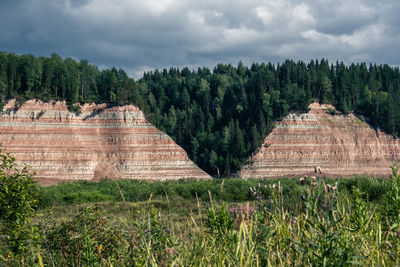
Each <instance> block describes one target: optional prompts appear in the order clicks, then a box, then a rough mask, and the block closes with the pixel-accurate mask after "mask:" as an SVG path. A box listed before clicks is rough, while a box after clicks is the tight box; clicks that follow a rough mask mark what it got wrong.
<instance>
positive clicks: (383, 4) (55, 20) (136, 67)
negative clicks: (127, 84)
mask: <svg viewBox="0 0 400 267" xmlns="http://www.w3.org/2000/svg"><path fill="white" fill-rule="evenodd" d="M399 14H400V1H399V0H318V1H317V0H308V1H307V0H306V1H295V0H194V1H192V0H141V1H138V0H112V1H111V0H0V51H6V52H13V53H17V54H34V55H36V56H50V55H51V53H57V54H58V55H60V56H61V57H64V58H65V57H72V58H75V59H77V60H80V59H82V58H85V59H88V60H89V62H91V63H92V64H95V65H97V66H99V67H100V68H109V67H117V68H122V69H124V70H125V71H126V72H127V73H128V74H129V75H130V76H131V77H134V78H140V77H141V76H142V74H143V72H145V71H149V70H153V69H155V68H169V67H179V68H182V67H184V66H187V67H189V68H191V69H196V68H197V67H203V66H206V67H210V68H213V67H214V66H215V65H216V64H218V63H226V64H228V63H231V64H233V65H237V63H238V62H239V61H242V62H243V63H244V64H245V65H248V66H249V65H250V64H251V63H253V62H259V63H261V62H273V63H278V62H282V61H284V60H285V59H292V60H296V61H297V60H304V61H309V60H311V59H321V58H325V59H328V60H330V61H331V62H336V61H343V62H345V63H346V64H349V63H352V62H367V63H370V62H372V63H377V64H381V63H385V64H389V65H393V66H400V53H399V51H400V49H399V48H400V15H399Z"/></svg>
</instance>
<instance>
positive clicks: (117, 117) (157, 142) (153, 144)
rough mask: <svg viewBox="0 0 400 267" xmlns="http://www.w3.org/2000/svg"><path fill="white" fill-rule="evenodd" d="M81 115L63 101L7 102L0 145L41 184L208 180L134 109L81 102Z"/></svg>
mask: <svg viewBox="0 0 400 267" xmlns="http://www.w3.org/2000/svg"><path fill="white" fill-rule="evenodd" d="M81 110H82V113H81V114H80V115H75V114H74V113H71V112H69V111H68V108H67V105H66V104H65V102H50V103H42V102H40V101H35V100H30V101H28V102H26V103H25V104H24V105H22V107H20V108H17V106H16V103H15V102H14V101H10V102H9V103H8V104H7V105H6V106H5V107H4V108H3V111H2V113H1V115H0V143H2V146H3V150H5V151H8V152H11V154H12V155H13V156H15V157H16V158H17V159H18V160H19V161H21V162H24V163H27V164H28V165H30V166H31V167H32V169H33V170H35V171H36V172H37V174H36V175H35V177H36V179H37V180H38V181H39V182H40V183H41V184H54V183H58V182H61V181H73V180H98V179H100V178H102V177H109V178H112V179H116V178H129V179H152V180H165V179H180V178H185V179H191V178H193V179H203V178H210V177H209V176H208V175H207V174H206V173H205V172H204V171H202V170H201V169H199V168H198V167H197V166H196V165H195V164H194V163H193V162H192V161H191V160H189V158H188V156H187V154H186V152H185V151H184V150H183V149H182V148H181V147H179V146H178V145H177V144H176V143H175V142H174V141H173V140H172V139H171V138H170V137H169V136H168V135H166V134H164V133H162V132H160V131H159V130H157V129H156V128H155V127H154V126H152V125H151V124H150V123H149V122H148V121H147V120H146V119H145V117H144V114H143V113H142V112H141V111H140V110H139V108H137V107H135V106H132V105H127V106H118V107H107V105H105V104H101V105H96V104H85V105H83V106H81Z"/></svg>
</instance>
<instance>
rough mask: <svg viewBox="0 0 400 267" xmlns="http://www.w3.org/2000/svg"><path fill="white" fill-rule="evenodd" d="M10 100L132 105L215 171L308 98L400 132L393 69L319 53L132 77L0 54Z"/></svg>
mask: <svg viewBox="0 0 400 267" xmlns="http://www.w3.org/2000/svg"><path fill="white" fill-rule="evenodd" d="M13 98H16V99H17V100H18V101H19V102H20V103H22V102H24V101H25V100H27V99H31V98H37V99H42V100H44V101H47V100H50V99H55V100H66V101H67V103H68V105H69V107H70V109H71V111H75V112H79V110H78V109H76V107H77V106H75V104H76V103H78V102H80V103H83V102H97V103H99V102H106V103H109V104H115V105H123V104H134V105H137V106H139V107H140V108H141V109H142V110H143V111H144V112H145V114H146V117H147V119H148V120H149V121H150V122H151V123H153V124H154V125H155V126H156V127H157V128H158V129H160V130H162V131H164V132H166V133H167V134H169V135H170V136H171V137H172V138H173V139H174V140H175V141H176V143H177V144H179V145H180V146H182V147H183V148H184V149H185V150H186V151H187V152H188V155H189V157H190V158H191V159H192V160H193V161H194V162H195V163H196V164H197V165H198V166H199V167H201V168H202V169H204V170H205V171H207V172H208V173H210V174H213V175H221V176H222V175H232V174H234V173H235V172H236V171H237V170H238V169H239V168H240V167H241V166H242V165H243V164H244V163H245V161H246V160H247V159H248V158H249V156H250V155H251V154H252V153H253V152H254V151H255V150H256V149H257V148H258V147H259V146H260V145H261V143H262V141H263V140H264V138H265V136H266V135H267V134H268V133H270V131H271V130H272V128H273V124H274V121H275V120H277V119H279V118H282V117H283V116H285V115H286V114H287V113H288V112H289V111H296V112H305V111H307V108H308V105H309V104H310V102H311V101H314V100H315V101H319V102H321V103H330V104H333V105H334V106H335V107H336V108H337V109H338V110H339V111H340V112H342V113H344V114H347V113H349V112H355V113H357V114H360V115H364V116H366V117H367V118H368V119H369V122H370V124H371V125H373V126H375V127H379V128H381V129H383V130H385V131H386V132H388V133H391V134H393V135H394V136H396V137H397V136H399V134H400V71H399V68H398V67H392V66H389V65H376V64H374V65H373V64H369V65H367V64H366V63H357V64H351V65H345V64H344V63H343V62H335V63H334V64H332V63H329V62H328V61H327V60H325V59H322V60H311V61H310V62H308V63H305V62H302V61H298V62H294V61H291V60H286V61H285V62H283V63H280V64H272V63H261V64H259V63H253V64H252V65H251V66H249V67H248V66H245V65H244V64H242V63H241V62H239V64H238V65H237V66H232V65H231V64H228V65H227V64H218V65H217V66H216V67H215V68H214V69H213V70H210V69H209V68H198V69H197V70H189V69H188V68H183V69H181V70H180V69H177V68H170V69H163V70H154V71H150V72H147V73H145V74H144V75H143V77H142V78H141V79H139V80H136V81H135V80H134V79H132V78H130V77H129V76H128V75H127V74H126V72H125V71H124V70H122V69H116V68H111V69H105V70H99V68H98V67H96V66H94V65H92V64H89V62H88V61H87V60H85V59H82V60H80V61H79V62H78V61H76V60H75V59H72V58H65V59H63V58H61V57H59V56H58V55H56V54H52V55H51V56H50V57H35V56H33V55H16V54H13V53H6V52H0V106H1V105H4V103H6V101H7V100H8V99H13Z"/></svg>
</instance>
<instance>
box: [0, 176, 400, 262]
mask: <svg viewBox="0 0 400 267" xmlns="http://www.w3.org/2000/svg"><path fill="white" fill-rule="evenodd" d="M335 183H337V186H336V187H335ZM39 196H40V197H39V202H38V204H39V207H38V209H37V212H36V215H35V216H34V217H33V218H32V221H31V223H30V224H29V225H28V227H30V229H32V232H33V233H35V238H32V240H31V242H29V244H28V245H27V246H26V248H25V249H24V250H23V253H13V252H12V251H11V250H10V249H8V247H7V235H6V234H3V235H2V236H1V239H0V251H2V252H0V254H1V258H0V265H5V266H7V265H10V266H18V265H25V266H287V265H295V266H304V265H307V266H308V265H314V266H352V265H364V266H365V265H378V266H393V265H397V264H399V263H400V256H399V255H400V226H399V225H400V223H399V222H400V216H399V211H400V177H399V175H397V173H396V169H394V175H393V176H392V178H391V179H374V178H370V177H354V178H349V179H325V178H317V179H316V180H312V179H310V178H308V179H307V180H305V181H300V180H299V179H273V180H261V179H254V180H240V179H224V180H222V179H215V180H210V181H197V182H195V181H170V182H145V181H133V180H119V181H111V180H102V181H101V182H99V183H89V182H75V183H70V184H60V185H57V186H50V187H41V188H40V194H39Z"/></svg>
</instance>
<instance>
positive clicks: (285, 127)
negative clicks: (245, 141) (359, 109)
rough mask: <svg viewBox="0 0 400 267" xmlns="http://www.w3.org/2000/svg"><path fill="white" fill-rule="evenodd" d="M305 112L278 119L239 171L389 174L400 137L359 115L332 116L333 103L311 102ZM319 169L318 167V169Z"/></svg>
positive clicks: (248, 174)
mask: <svg viewBox="0 0 400 267" xmlns="http://www.w3.org/2000/svg"><path fill="white" fill-rule="evenodd" d="M310 109H311V110H310V111H309V112H308V113H306V114H301V115H298V114H289V115H288V116H287V117H286V118H284V119H283V120H282V121H280V122H277V123H276V125H275V129H274V130H273V131H272V133H271V134H270V135H269V136H267V137H266V138H265V140H264V144H263V145H262V146H261V148H259V150H258V151H256V152H255V153H254V155H253V156H252V157H251V159H250V162H251V163H252V164H249V165H248V166H245V167H244V168H243V169H242V170H241V172H240V174H239V175H240V176H241V177H242V178H252V177H283V176H300V175H304V174H306V175H307V174H308V175H309V174H312V173H314V172H315V171H318V172H319V169H320V170H321V172H322V175H326V176H336V177H339V176H351V175H355V174H370V175H374V176H388V175H390V173H391V169H390V166H391V165H392V164H393V162H395V161H398V155H399V154H398V153H399V151H400V142H399V140H398V139H395V138H393V137H392V136H391V135H388V134H385V133H384V132H382V131H380V130H375V129H373V128H372V127H370V126H369V125H368V124H367V123H366V122H365V121H364V120H363V119H361V118H357V117H356V116H355V115H353V114H350V115H335V116H333V115H330V112H329V109H332V110H334V109H333V107H332V106H330V105H320V104H318V103H312V104H311V105H310ZM317 169H318V170H317Z"/></svg>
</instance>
